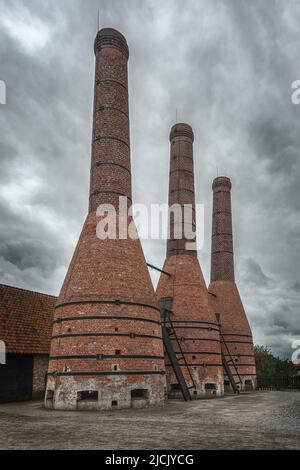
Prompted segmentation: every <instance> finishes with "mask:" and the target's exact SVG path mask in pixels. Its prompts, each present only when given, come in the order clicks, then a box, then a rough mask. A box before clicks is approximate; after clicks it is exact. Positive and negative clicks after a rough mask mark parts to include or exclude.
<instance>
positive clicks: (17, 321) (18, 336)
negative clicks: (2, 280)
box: [0, 284, 57, 354]
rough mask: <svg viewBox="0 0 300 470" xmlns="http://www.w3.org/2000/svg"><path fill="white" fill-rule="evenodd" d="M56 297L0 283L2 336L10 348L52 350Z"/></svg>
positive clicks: (30, 351) (35, 351)
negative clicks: (51, 339)
mask: <svg viewBox="0 0 300 470" xmlns="http://www.w3.org/2000/svg"><path fill="white" fill-rule="evenodd" d="M56 300H57V298H56V297H54V296H52V295H45V294H40V293H38V292H32V291H28V290H25V289H18V288H16V287H11V286H6V285H3V284H0V340H2V341H4V342H5V344H6V351H7V352H11V353H18V354H49V351H50V338H51V334H52V321H53V314H54V305H55V303H56Z"/></svg>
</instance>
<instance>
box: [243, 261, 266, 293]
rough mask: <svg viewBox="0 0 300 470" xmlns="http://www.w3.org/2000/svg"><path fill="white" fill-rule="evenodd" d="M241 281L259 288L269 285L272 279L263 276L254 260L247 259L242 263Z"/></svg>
mask: <svg viewBox="0 0 300 470" xmlns="http://www.w3.org/2000/svg"><path fill="white" fill-rule="evenodd" d="M243 281H244V282H247V283H251V284H254V285H256V286H260V287H261V286H267V285H269V283H270V282H271V281H272V279H271V278H269V277H268V276H266V275H265V273H264V272H263V270H262V268H261V266H260V265H259V264H258V263H257V262H256V261H255V260H254V259H252V258H248V259H247V260H245V263H244V278H243Z"/></svg>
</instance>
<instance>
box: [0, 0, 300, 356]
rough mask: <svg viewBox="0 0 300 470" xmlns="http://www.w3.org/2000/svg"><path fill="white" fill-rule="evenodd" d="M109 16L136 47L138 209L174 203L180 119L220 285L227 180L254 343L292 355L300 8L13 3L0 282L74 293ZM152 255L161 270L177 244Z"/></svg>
mask: <svg viewBox="0 0 300 470" xmlns="http://www.w3.org/2000/svg"><path fill="white" fill-rule="evenodd" d="M98 9H100V24H101V26H106V25H110V26H113V27H116V28H117V29H120V30H121V31H122V32H123V33H124V34H125V36H126V37H127V40H128V43H129V47H130V61H129V91H130V121H131V144H132V171H133V184H134V185H133V192H134V200H135V201H136V202H142V203H145V204H147V205H150V204H151V202H156V203H162V202H166V201H167V192H168V182H167V180H168V171H169V169H168V165H169V161H168V156H169V142H168V135H169V129H170V126H171V125H172V124H173V123H174V120H175V118H176V114H177V117H178V120H180V121H186V122H188V123H190V124H191V125H192V126H193V129H194V133H195V145H194V150H195V172H196V191H197V202H201V203H204V205H205V220H204V230H205V243H204V247H203V249H202V250H201V251H200V253H199V257H200V261H201V265H202V268H203V271H204V274H205V276H206V280H207V281H208V280H209V257H210V233H211V200H212V197H211V196H212V195H211V181H212V179H213V178H214V177H215V176H216V174H217V173H218V174H221V173H224V174H226V175H228V176H230V177H231V179H232V183H233V189H232V196H233V221H234V243H235V255H236V278H237V281H238V284H239V287H240V290H241V294H242V296H243V300H244V303H245V307H246V310H247V312H248V314H249V318H250V321H251V324H252V327H253V332H254V338H255V341H256V342H259V343H261V344H266V345H269V346H271V347H272V348H273V350H274V351H275V352H276V353H278V354H284V355H288V354H289V348H290V345H291V342H292V340H293V339H297V338H296V337H297V335H299V326H298V325H299V313H298V312H299V286H298V285H299V281H297V280H298V279H299V265H300V238H299V232H300V217H299V211H300V206H299V201H300V197H299V179H300V165H299V148H300V145H299V144H300V142H299V135H300V133H299V114H300V106H295V105H292V103H291V99H290V96H291V83H292V81H293V80H296V79H299V78H300V71H299V66H298V63H299V61H298V50H299V47H298V35H299V33H298V25H299V21H300V5H299V2H298V1H296V0H295V1H285V2H283V1H277V0H272V1H270V2H263V1H259V0H256V1H251V2H249V1H244V0H239V1H235V0H227V1H223V0H222V1H221V0H220V1H218V0H197V1H196V0H189V1H188V2H186V3H185V6H184V8H183V6H182V2H181V1H177V0H172V1H171V0H169V1H164V2H156V1H154V0H144V1H141V0H139V1H135V0H131V1H128V2H124V1H123V0H113V1H111V0H110V1H108V0H107V1H101V0H85V1H84V2H82V1H80V0H66V1H64V2H60V1H59V0H47V1H45V0H26V1H25V0H16V1H13V0H0V11H1V17H0V64H1V68H0V79H2V80H5V82H6V85H7V105H5V106H0V132H1V138H0V158H1V171H0V221H1V232H0V276H1V278H0V282H5V283H8V284H13V285H19V286H22V287H26V288H29V289H37V290H43V291H47V292H49V293H55V294H56V293H57V292H58V290H59V287H60V285H61V282H62V280H63V278H64V275H65V271H66V268H67V266H68V262H69V259H70V256H71V254H72V251H73V249H74V246H75V243H76V241H77V239H78V235H79V233H80V230H81V227H82V223H83V220H84V217H85V213H86V209H87V193H88V183H89V159H90V139H91V116H92V99H93V73H94V70H93V69H94V56H93V47H92V46H93V39H94V36H95V33H96V29H97V11H98ZM145 169H147V170H146V171H145ZM198 223H200V221H199V220H198ZM143 246H144V250H145V255H146V258H147V259H148V260H149V261H150V262H152V263H153V264H157V265H159V266H160V265H161V264H162V263H163V260H164V255H165V243H163V242H161V241H145V242H144V243H143ZM153 278H154V280H156V277H155V275H154V277H153ZM291 286H294V287H293V288H291ZM290 352H292V351H290Z"/></svg>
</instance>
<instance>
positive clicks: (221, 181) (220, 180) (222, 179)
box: [212, 176, 232, 189]
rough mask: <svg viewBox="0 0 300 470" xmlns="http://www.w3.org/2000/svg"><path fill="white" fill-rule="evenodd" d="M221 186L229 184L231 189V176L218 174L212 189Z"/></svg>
mask: <svg viewBox="0 0 300 470" xmlns="http://www.w3.org/2000/svg"><path fill="white" fill-rule="evenodd" d="M219 186H227V187H228V188H229V189H231V187H232V184H231V180H230V178H229V177H228V176H217V177H216V178H215V179H214V180H213V184H212V189H215V188H217V187H219Z"/></svg>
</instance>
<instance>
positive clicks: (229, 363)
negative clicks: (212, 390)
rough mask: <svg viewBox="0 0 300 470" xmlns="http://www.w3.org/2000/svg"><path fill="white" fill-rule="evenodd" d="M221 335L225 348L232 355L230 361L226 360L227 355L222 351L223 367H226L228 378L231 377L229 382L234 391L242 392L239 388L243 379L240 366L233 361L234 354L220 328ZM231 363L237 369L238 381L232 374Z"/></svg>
mask: <svg viewBox="0 0 300 470" xmlns="http://www.w3.org/2000/svg"><path fill="white" fill-rule="evenodd" d="M220 337H221V340H222V343H223V344H224V346H225V348H226V351H227V354H228V356H229V357H230V361H227V360H226V357H225V354H224V352H223V351H222V364H223V367H224V369H225V372H226V374H227V377H228V379H229V382H230V384H231V386H232V390H233V392H234V393H240V391H239V389H238V385H239V384H242V379H241V376H240V374H239V371H238V368H237V367H236V365H235V363H234V361H233V358H232V356H231V354H230V351H229V348H228V346H227V344H226V341H225V339H224V336H223V335H222V333H221V330H220ZM230 365H232V366H233V367H234V369H235V372H236V375H237V376H238V379H239V381H238V382H236V381H235V380H234V377H233V374H232V372H231V369H230Z"/></svg>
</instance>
